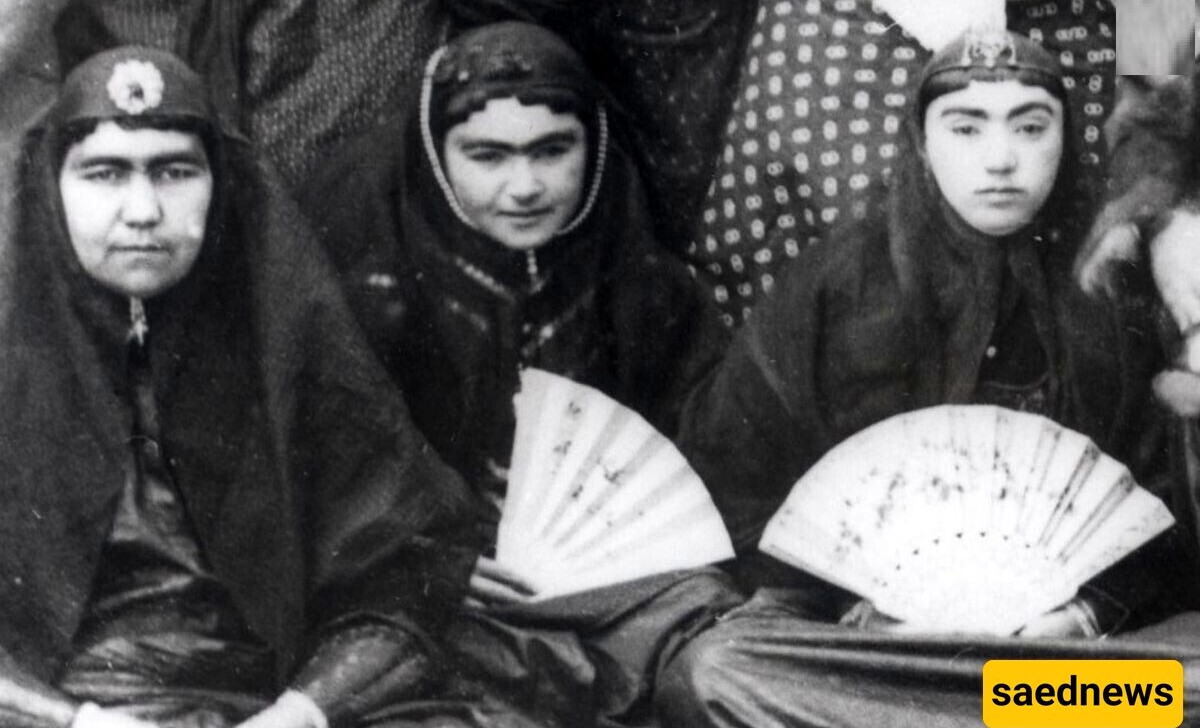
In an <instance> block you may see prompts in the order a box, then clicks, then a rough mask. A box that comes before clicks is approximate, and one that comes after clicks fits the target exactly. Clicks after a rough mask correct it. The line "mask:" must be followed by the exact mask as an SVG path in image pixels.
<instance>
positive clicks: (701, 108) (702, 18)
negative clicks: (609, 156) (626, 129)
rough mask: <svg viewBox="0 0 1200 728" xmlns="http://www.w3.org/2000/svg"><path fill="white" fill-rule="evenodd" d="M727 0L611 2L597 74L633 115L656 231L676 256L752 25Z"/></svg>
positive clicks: (709, 167)
mask: <svg viewBox="0 0 1200 728" xmlns="http://www.w3.org/2000/svg"><path fill="white" fill-rule="evenodd" d="M748 15H749V14H748V13H747V12H746V10H745V9H744V8H743V7H742V6H741V5H740V4H739V3H734V2H729V0H618V1H615V2H612V3H610V4H609V5H608V8H607V12H606V13H605V14H604V15H603V16H602V17H603V21H602V27H603V28H604V31H605V32H604V33H603V35H604V36H605V37H604V38H603V40H602V42H603V45H604V49H603V50H601V49H598V50H600V51H601V52H599V53H597V54H596V55H597V60H598V61H599V62H598V63H596V64H595V66H596V68H597V70H598V73H599V74H601V75H602V76H603V77H604V81H605V83H606V84H607V85H608V87H609V88H611V89H613V91H614V93H616V94H617V95H618V97H619V98H620V101H621V102H622V103H623V104H624V105H625V107H626V109H627V110H628V111H629V112H630V113H631V114H632V116H633V118H634V119H635V124H634V127H635V133H636V140H637V144H638V149H639V151H640V152H641V159H642V162H643V165H644V172H645V174H644V176H645V178H646V180H647V184H648V186H649V188H650V193H651V201H652V203H653V205H654V210H655V217H656V220H657V221H658V230H659V233H660V236H661V237H662V239H663V241H664V242H666V243H668V244H670V246H671V247H672V248H674V249H676V250H678V249H680V248H681V247H682V245H681V242H683V241H686V239H687V236H688V235H689V233H690V229H689V227H690V221H691V220H692V219H693V218H694V216H695V214H696V209H697V206H698V204H699V202H700V201H701V200H702V199H703V198H704V192H705V185H706V184H707V181H708V177H709V175H710V174H711V173H712V165H713V158H714V155H715V149H716V146H717V144H718V143H719V142H720V137H721V129H722V122H723V121H724V118H725V115H726V114H727V113H728V110H729V103H730V98H731V95H732V88H731V87H732V86H733V84H734V81H735V79H736V74H737V64H738V61H739V60H740V59H739V51H740V49H741V46H740V41H741V40H742V36H743V33H744V29H745V26H746V25H747V21H748V20H749V17H748Z"/></svg>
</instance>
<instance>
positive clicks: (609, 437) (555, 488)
mask: <svg viewBox="0 0 1200 728" xmlns="http://www.w3.org/2000/svg"><path fill="white" fill-rule="evenodd" d="M514 403H515V405H516V412H517V429H516V434H515V436H514V438H513V454H512V461H511V467H510V468H509V479H508V491H507V494H506V496H505V502H504V509H503V513H502V515H501V518H500V525H499V529H498V533H497V539H496V561H497V562H499V563H500V564H502V565H504V566H505V567H507V568H509V569H511V570H513V571H515V572H517V573H519V574H521V575H523V576H524V577H525V579H526V580H527V581H529V582H530V583H531V584H533V585H534V586H536V587H537V589H538V597H539V598H546V597H551V596H557V595H562V594H568V593H572V592H578V591H583V590H586V589H591V588H595V587H600V586H607V585H610V584H617V583H621V582H625V581H632V580H633V579H637V578H640V577H643V576H650V575H652V574H659V573H663V572H667V571H671V570H675V569H686V568H693V567H698V566H704V565H706V564H712V563H716V562H718V561H723V560H725V559H730V558H733V545H732V544H731V543H730V539H729V534H728V533H727V532H726V530H725V525H724V523H723V522H722V520H721V516H720V514H719V513H718V512H717V509H716V506H714V505H713V502H712V498H711V497H710V496H709V494H708V490H707V489H706V488H705V487H704V484H703V483H701V482H700V478H699V477H698V476H697V475H696V473H695V472H694V471H693V470H692V468H691V466H689V465H688V463H687V461H686V460H685V459H684V457H683V455H681V454H680V453H679V451H678V450H677V449H676V448H675V446H674V445H673V444H672V443H671V441H670V440H668V439H667V438H666V437H664V436H663V435H661V434H660V433H658V432H657V431H656V430H655V429H654V428H653V427H652V426H651V425H650V424H649V423H647V422H646V421H645V420H644V419H642V418H641V417H640V416H639V415H638V414H637V413H635V412H634V411H633V410H631V409H629V408H627V407H625V406H623V405H621V404H619V403H617V402H615V401H614V400H612V399H611V398H609V397H608V396H606V395H604V394H602V393H600V392H598V391H596V390H595V389H592V388H591V387H586V386H584V385H581V384H578V383H576V382H573V381H571V380H569V379H566V378H564V377H560V376H557V375H555V374H550V373H548V372H544V371H541V370H538V369H526V370H525V371H523V372H522V373H521V391H520V392H519V393H518V394H517V396H516V397H515V398H514Z"/></svg>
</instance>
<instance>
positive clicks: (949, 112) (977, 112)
mask: <svg viewBox="0 0 1200 728" xmlns="http://www.w3.org/2000/svg"><path fill="white" fill-rule="evenodd" d="M955 115H959V116H969V117H971V118H972V119H986V118H988V113H987V112H986V111H984V110H983V109H977V108H975V107H974V106H950V107H947V108H945V109H942V116H943V117H946V116H955Z"/></svg>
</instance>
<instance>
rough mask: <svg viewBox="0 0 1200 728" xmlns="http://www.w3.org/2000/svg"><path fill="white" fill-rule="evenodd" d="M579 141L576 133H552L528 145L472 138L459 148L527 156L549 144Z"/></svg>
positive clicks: (463, 142) (462, 142) (467, 139)
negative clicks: (526, 154) (490, 150)
mask: <svg viewBox="0 0 1200 728" xmlns="http://www.w3.org/2000/svg"><path fill="white" fill-rule="evenodd" d="M578 140H579V134H578V133H576V132H575V131H570V130H569V131H552V132H550V133H549V134H543V135H542V136H540V137H537V138H536V139H533V140H532V141H530V142H528V143H527V144H521V145H515V144H506V143H504V142H500V141H496V140H495V139H486V138H484V139H472V138H470V137H468V138H466V139H464V140H462V141H461V142H459V146H460V147H461V148H462V149H464V150H467V151H469V150H472V149H496V150H499V151H503V152H509V153H515V154H525V153H527V152H530V151H533V150H534V149H537V148H538V147H543V146H547V145H549V144H564V143H569V142H575V141H578Z"/></svg>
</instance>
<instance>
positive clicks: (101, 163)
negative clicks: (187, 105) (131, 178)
mask: <svg viewBox="0 0 1200 728" xmlns="http://www.w3.org/2000/svg"><path fill="white" fill-rule="evenodd" d="M172 164H191V165H194V166H197V167H204V168H207V167H208V160H207V159H206V158H205V156H204V154H203V152H200V151H192V150H187V151H180V152H164V153H163V154H154V155H151V156H149V157H146V158H141V157H128V156H124V155H120V154H97V155H94V156H86V155H85V156H83V157H82V158H80V159H77V160H75V164H74V166H75V167H78V168H86V167H117V168H119V169H137V168H146V169H153V168H156V167H167V166H170V165H172Z"/></svg>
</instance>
